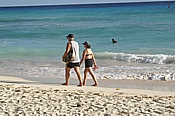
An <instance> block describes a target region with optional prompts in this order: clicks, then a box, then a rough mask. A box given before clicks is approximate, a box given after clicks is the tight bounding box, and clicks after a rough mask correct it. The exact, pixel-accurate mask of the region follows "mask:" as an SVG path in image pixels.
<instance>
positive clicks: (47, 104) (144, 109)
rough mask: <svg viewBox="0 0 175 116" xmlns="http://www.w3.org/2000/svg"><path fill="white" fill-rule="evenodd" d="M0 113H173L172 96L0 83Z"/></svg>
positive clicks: (32, 115) (40, 115) (137, 115)
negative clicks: (69, 89)
mask: <svg viewBox="0 0 175 116" xmlns="http://www.w3.org/2000/svg"><path fill="white" fill-rule="evenodd" d="M0 116H175V96H164V97H163V96H147V95H134V94H127V93H122V92H117V90H116V92H115V93H103V92H84V91H83V90H71V91H68V90H59V89H48V90H46V89H42V88H38V87H28V86H22V85H0Z"/></svg>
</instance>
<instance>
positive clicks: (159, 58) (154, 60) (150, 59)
mask: <svg viewBox="0 0 175 116" xmlns="http://www.w3.org/2000/svg"><path fill="white" fill-rule="evenodd" d="M95 55H96V57H97V58H98V59H115V60H119V61H124V62H138V63H150V64H174V63H175V55H164V54H154V55H151V54H127V53H114V52H101V53H96V54H95Z"/></svg>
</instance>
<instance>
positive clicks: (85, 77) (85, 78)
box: [83, 68, 89, 86]
mask: <svg viewBox="0 0 175 116" xmlns="http://www.w3.org/2000/svg"><path fill="white" fill-rule="evenodd" d="M88 69H89V68H85V69H84V81H83V86H85V85H86V80H87V72H88Z"/></svg>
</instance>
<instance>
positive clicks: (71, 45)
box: [62, 34, 83, 86]
mask: <svg viewBox="0 0 175 116" xmlns="http://www.w3.org/2000/svg"><path fill="white" fill-rule="evenodd" d="M66 37H67V39H68V43H67V46H66V51H65V52H64V54H63V56H62V61H63V62H64V58H65V57H66V56H67V55H68V53H69V52H70V51H71V50H72V52H73V57H74V59H73V61H69V62H66V68H65V78H66V82H65V83H63V84H62V85H69V78H70V70H71V69H72V68H74V70H75V72H76V74H77V76H78V79H79V85H78V86H83V84H82V78H81V74H80V69H79V67H80V57H79V45H78V43H77V42H76V41H74V35H73V34H69V35H68V36H66Z"/></svg>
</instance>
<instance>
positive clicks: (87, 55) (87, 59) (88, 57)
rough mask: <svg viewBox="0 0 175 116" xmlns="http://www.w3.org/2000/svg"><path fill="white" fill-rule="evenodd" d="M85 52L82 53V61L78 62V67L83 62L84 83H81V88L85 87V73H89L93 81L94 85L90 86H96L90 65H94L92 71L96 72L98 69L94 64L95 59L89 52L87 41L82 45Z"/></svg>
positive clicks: (89, 47)
mask: <svg viewBox="0 0 175 116" xmlns="http://www.w3.org/2000/svg"><path fill="white" fill-rule="evenodd" d="M83 45H84V48H85V50H84V51H83V55H82V59H81V61H80V65H81V64H82V62H83V61H84V60H85V70H84V81H83V86H85V85H86V79H87V73H88V72H89V74H90V75H91V76H92V79H93V80H94V82H95V84H93V85H92V86H98V82H97V79H96V77H95V76H94V73H93V71H92V68H91V67H92V65H93V64H94V70H96V69H97V68H99V67H98V66H97V64H96V61H95V58H94V54H93V52H92V50H91V46H90V43H89V42H88V41H85V42H84V43H83Z"/></svg>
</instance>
